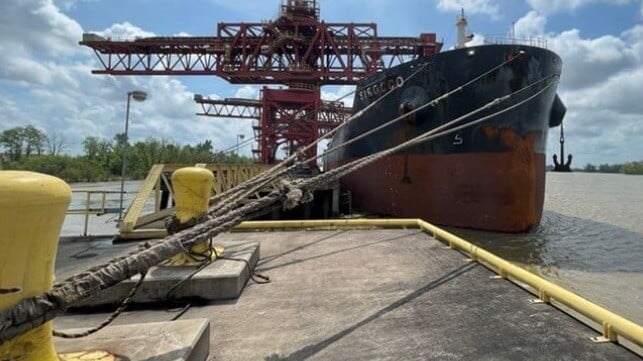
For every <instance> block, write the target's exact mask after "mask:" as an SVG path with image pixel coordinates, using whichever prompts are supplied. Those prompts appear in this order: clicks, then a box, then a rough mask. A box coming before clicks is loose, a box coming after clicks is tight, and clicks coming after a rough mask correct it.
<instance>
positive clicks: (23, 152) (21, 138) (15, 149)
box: [0, 125, 47, 161]
mask: <svg viewBox="0 0 643 361" xmlns="http://www.w3.org/2000/svg"><path fill="white" fill-rule="evenodd" d="M46 140H47V137H46V135H45V133H43V132H42V131H41V130H40V129H38V128H36V127H34V126H33V125H28V126H26V127H15V128H11V129H7V130H5V131H3V132H2V133H0V145H1V146H2V147H3V148H4V149H5V150H6V152H7V155H8V158H9V160H11V161H17V160H20V159H21V158H22V157H23V156H24V157H29V156H31V155H32V154H34V153H35V154H37V155H40V154H42V150H43V147H44V144H45V141H46Z"/></svg>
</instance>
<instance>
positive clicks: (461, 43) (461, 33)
mask: <svg viewBox="0 0 643 361" xmlns="http://www.w3.org/2000/svg"><path fill="white" fill-rule="evenodd" d="M456 19H457V21H456V23H455V26H456V28H457V29H458V41H457V43H456V44H455V48H456V49H461V48H464V47H465V46H466V45H465V44H466V43H468V42H470V41H471V40H473V34H471V33H469V30H468V29H467V26H468V24H469V23H468V21H467V17H466V15H464V9H462V12H461V13H460V15H458V17H457V18H456Z"/></svg>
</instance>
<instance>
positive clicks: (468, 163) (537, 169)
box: [342, 152, 545, 232]
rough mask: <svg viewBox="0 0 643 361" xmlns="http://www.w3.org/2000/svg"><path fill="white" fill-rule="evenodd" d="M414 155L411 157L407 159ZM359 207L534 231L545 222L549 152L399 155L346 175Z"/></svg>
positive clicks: (494, 228) (442, 221)
mask: <svg viewBox="0 0 643 361" xmlns="http://www.w3.org/2000/svg"><path fill="white" fill-rule="evenodd" d="M407 158H408V159H407ZM342 186H343V187H345V188H346V189H350V190H351V195H352V199H353V206H354V207H355V208H357V209H360V210H368V211H369V212H373V213H376V214H381V215H391V216H396V217H413V218H415V217H419V218H422V219H425V220H428V221H430V222H433V223H436V224H440V225H449V226H455V227H463V228H475V229H482V230H491V231H503V232H524V231H528V230H529V229H531V228H532V227H534V226H535V225H537V224H538V223H539V222H540V217H541V214H542V208H543V200H544V192H545V156H544V155H543V154H531V155H529V156H526V157H525V155H524V154H520V153H519V152H507V153H480V154H452V155H434V154H426V155H408V156H405V155H394V156H390V157H387V158H384V159H382V160H380V161H378V162H376V163H374V164H372V165H369V166H367V167H364V168H362V169H359V170H357V171H356V172H353V173H351V174H349V175H347V176H346V177H344V178H343V179H342Z"/></svg>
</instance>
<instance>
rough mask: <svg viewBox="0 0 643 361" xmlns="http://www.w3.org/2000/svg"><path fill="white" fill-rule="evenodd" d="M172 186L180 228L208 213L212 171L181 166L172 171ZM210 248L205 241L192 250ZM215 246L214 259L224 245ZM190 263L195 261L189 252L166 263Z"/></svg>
mask: <svg viewBox="0 0 643 361" xmlns="http://www.w3.org/2000/svg"><path fill="white" fill-rule="evenodd" d="M172 187H173V188H174V201H175V211H174V220H175V222H178V227H179V229H182V228H184V227H185V225H187V224H189V223H190V222H193V221H194V220H195V219H198V218H199V217H203V216H205V215H206V214H207V212H208V208H209V201H210V197H211V195H212V189H213V187H214V175H213V174H212V172H211V171H209V170H208V169H206V168H201V167H186V168H181V169H179V170H177V171H175V172H174V173H172ZM208 248H209V243H208V242H203V243H200V244H197V245H194V246H193V247H192V251H193V252H194V253H198V254H207V253H209V252H210V250H209V249H208ZM214 248H215V250H213V252H212V259H214V258H216V254H221V253H222V252H223V248H222V247H219V246H217V247H214ZM214 251H216V253H215V252H214ZM190 263H194V260H193V258H192V257H190V256H189V255H187V254H179V255H177V256H175V257H174V258H172V259H170V260H169V261H168V262H167V263H165V264H164V265H166V266H182V265H187V264H190Z"/></svg>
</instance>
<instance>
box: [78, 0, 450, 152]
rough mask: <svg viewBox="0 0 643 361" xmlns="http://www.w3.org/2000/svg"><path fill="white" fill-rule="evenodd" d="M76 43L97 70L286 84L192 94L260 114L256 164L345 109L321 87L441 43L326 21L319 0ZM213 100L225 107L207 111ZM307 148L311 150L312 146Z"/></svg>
mask: <svg viewBox="0 0 643 361" xmlns="http://www.w3.org/2000/svg"><path fill="white" fill-rule="evenodd" d="M80 44H81V45H85V46H88V47H90V48H92V49H93V50H94V52H95V54H96V55H97V57H98V61H99V64H100V66H101V68H100V69H97V70H93V71H92V73H94V74H110V75H215V76H219V77H221V78H223V79H225V80H227V81H228V82H230V83H233V84H281V85H286V86H287V87H288V88H287V89H273V88H267V87H264V88H263V90H262V91H261V99H260V100H258V101H257V100H254V101H253V100H250V99H249V100H240V99H231V100H229V101H227V102H226V101H225V100H224V101H212V100H210V99H205V98H203V97H199V96H196V97H195V101H196V102H197V103H200V104H201V105H203V106H204V112H203V113H202V114H204V115H210V116H222V115H223V116H224V117H225V116H228V117H231V116H232V115H233V114H240V115H242V116H239V117H235V118H253V119H257V120H258V123H256V124H254V125H253V126H254V129H255V132H256V135H257V136H258V137H257V139H258V144H257V147H256V148H255V149H253V152H254V153H255V154H256V155H257V158H258V160H259V161H260V162H261V163H274V162H275V161H276V157H277V156H276V154H277V150H278V149H279V147H280V146H282V145H284V144H285V145H286V147H287V148H286V149H287V150H288V151H289V152H293V151H295V150H296V149H297V148H298V147H301V146H304V145H306V144H309V143H310V142H312V141H313V140H315V139H317V138H318V137H319V136H320V135H321V134H323V133H324V132H327V131H329V130H331V129H333V128H334V127H336V126H337V125H338V124H340V123H341V122H342V121H343V120H344V119H345V118H346V117H347V116H348V115H349V114H350V109H347V108H345V107H344V106H343V104H341V103H332V102H330V103H329V102H324V101H322V100H321V92H320V86H322V85H355V84H357V82H359V81H360V80H362V79H364V78H366V77H369V76H371V75H373V74H375V73H376V72H378V71H381V70H383V69H385V68H387V67H391V66H395V65H398V64H401V63H404V62H406V61H409V60H412V59H415V58H417V57H422V56H429V55H432V54H435V53H437V52H439V51H440V49H441V47H442V44H441V43H439V42H437V41H436V36H435V33H423V34H421V35H420V36H419V37H380V36H379V35H378V32H377V25H376V24H374V23H326V22H324V21H322V20H320V18H319V7H318V4H317V0H283V2H282V4H281V8H280V14H279V16H278V17H277V18H276V19H275V20H269V21H264V22H258V23H219V24H218V27H217V34H216V36H212V37H148V38H137V39H134V40H121V39H110V38H104V37H101V36H99V35H96V34H84V35H83V40H82V41H81V42H80ZM257 102H258V103H257ZM206 106H207V107H206ZM214 106H221V108H219V110H222V111H221V112H217V111H214V112H211V110H215V109H218V108H216V107H214ZM207 109H210V111H208V110H207ZM244 111H249V113H244ZM246 115H252V116H251V117H250V116H246ZM309 153H310V154H307V155H308V156H314V155H316V149H311V150H310V152H309Z"/></svg>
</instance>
